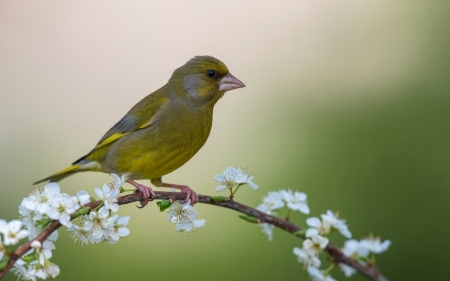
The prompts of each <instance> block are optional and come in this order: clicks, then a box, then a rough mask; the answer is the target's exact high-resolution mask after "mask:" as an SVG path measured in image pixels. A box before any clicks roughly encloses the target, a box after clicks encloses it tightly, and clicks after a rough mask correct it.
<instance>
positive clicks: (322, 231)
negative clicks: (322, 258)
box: [305, 217, 331, 237]
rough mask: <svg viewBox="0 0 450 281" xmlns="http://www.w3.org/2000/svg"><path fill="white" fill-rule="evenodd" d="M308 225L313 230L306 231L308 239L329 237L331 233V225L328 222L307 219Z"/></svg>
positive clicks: (314, 218) (313, 218)
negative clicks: (320, 236)
mask: <svg viewBox="0 0 450 281" xmlns="http://www.w3.org/2000/svg"><path fill="white" fill-rule="evenodd" d="M306 224H307V225H309V226H310V227H311V228H308V229H307V230H306V234H305V236H306V237H311V236H313V235H318V234H319V235H327V234H329V233H330V230H331V225H330V224H329V222H327V221H321V220H320V219H319V218H316V217H312V218H307V219H306Z"/></svg>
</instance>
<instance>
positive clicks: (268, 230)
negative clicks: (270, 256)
mask: <svg viewBox="0 0 450 281" xmlns="http://www.w3.org/2000/svg"><path fill="white" fill-rule="evenodd" d="M258 225H259V227H260V228H261V231H262V233H263V234H265V235H267V237H268V238H269V241H272V239H273V228H274V226H273V225H272V224H269V223H265V222H264V223H259V224H258Z"/></svg>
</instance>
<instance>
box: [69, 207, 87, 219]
mask: <svg viewBox="0 0 450 281" xmlns="http://www.w3.org/2000/svg"><path fill="white" fill-rule="evenodd" d="M90 210H91V209H89V208H85V207H81V208H80V209H78V211H76V212H75V213H73V214H72V217H73V218H77V217H79V216H82V215H86V214H87V213H89V211H90Z"/></svg>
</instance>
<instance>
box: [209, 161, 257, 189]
mask: <svg viewBox="0 0 450 281" xmlns="http://www.w3.org/2000/svg"><path fill="white" fill-rule="evenodd" d="M254 178H255V175H253V174H252V173H249V172H247V171H246V170H244V169H242V168H237V169H236V168H234V167H228V168H226V169H225V171H223V173H221V174H217V175H216V176H215V177H214V180H215V181H218V182H220V183H221V185H220V186H218V187H217V188H216V190H217V191H219V192H220V191H223V190H225V189H227V188H228V189H231V188H233V187H234V186H236V185H240V184H248V185H249V186H250V187H251V188H253V189H255V190H256V189H258V185H257V184H255V183H253V181H252V180H253V179H254Z"/></svg>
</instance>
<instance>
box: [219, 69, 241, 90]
mask: <svg viewBox="0 0 450 281" xmlns="http://www.w3.org/2000/svg"><path fill="white" fill-rule="evenodd" d="M242 87H245V84H244V83H242V82H241V81H240V80H239V79H237V78H236V77H234V76H233V74H231V73H229V72H228V74H227V75H225V76H224V77H223V78H222V79H221V80H220V82H219V91H231V90H234V89H239V88H242Z"/></svg>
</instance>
